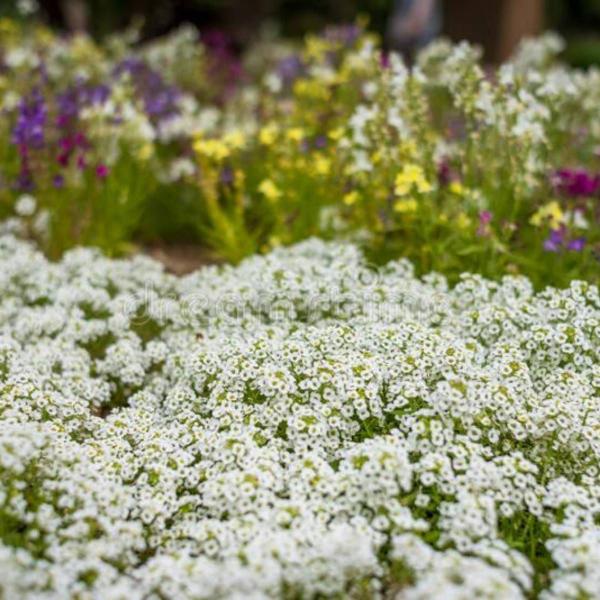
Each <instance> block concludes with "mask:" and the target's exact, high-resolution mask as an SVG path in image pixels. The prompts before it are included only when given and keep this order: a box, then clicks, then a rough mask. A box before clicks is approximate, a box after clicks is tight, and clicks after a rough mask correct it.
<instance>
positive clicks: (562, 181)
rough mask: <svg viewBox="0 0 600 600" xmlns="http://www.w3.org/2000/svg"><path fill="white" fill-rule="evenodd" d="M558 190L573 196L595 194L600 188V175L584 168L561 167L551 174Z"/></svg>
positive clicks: (553, 183)
mask: <svg viewBox="0 0 600 600" xmlns="http://www.w3.org/2000/svg"><path fill="white" fill-rule="evenodd" d="M551 183H552V185H553V186H554V188H555V189H556V191H557V192H560V193H562V194H565V195H567V196H571V197H589V196H594V195H595V194H596V193H597V192H598V190H600V176H599V175H592V174H591V173H588V172H587V171H585V170H584V169H559V170H558V171H555V172H554V173H553V174H552V176H551Z"/></svg>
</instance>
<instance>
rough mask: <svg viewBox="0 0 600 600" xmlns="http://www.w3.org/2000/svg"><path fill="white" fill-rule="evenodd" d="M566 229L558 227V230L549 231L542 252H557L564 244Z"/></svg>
mask: <svg viewBox="0 0 600 600" xmlns="http://www.w3.org/2000/svg"><path fill="white" fill-rule="evenodd" d="M565 233H566V229H565V227H560V228H559V229H551V230H550V235H549V236H548V238H547V239H546V240H545V241H544V250H546V251H547V252H558V251H559V250H560V249H561V247H562V245H563V242H564V238H565Z"/></svg>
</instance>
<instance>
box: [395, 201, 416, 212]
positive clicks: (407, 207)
mask: <svg viewBox="0 0 600 600" xmlns="http://www.w3.org/2000/svg"><path fill="white" fill-rule="evenodd" d="M417 208H418V204H417V201H416V200H415V199H414V198H402V200H398V201H396V203H395V204H394V210H395V211H396V212H397V213H414V212H416V211H417Z"/></svg>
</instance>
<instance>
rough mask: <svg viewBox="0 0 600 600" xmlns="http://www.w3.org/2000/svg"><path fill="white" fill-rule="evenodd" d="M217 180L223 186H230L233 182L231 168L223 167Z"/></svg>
mask: <svg viewBox="0 0 600 600" xmlns="http://www.w3.org/2000/svg"><path fill="white" fill-rule="evenodd" d="M219 180H220V181H221V183H222V184H223V185H231V184H232V183H233V181H234V176H233V169H232V168H231V167H227V166H226V167H223V169H222V170H221V173H220V175H219Z"/></svg>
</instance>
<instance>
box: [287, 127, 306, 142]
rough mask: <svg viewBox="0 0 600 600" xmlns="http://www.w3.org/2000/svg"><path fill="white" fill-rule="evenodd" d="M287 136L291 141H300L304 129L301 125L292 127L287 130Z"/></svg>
mask: <svg viewBox="0 0 600 600" xmlns="http://www.w3.org/2000/svg"><path fill="white" fill-rule="evenodd" d="M287 138H288V140H292V141H293V142H301V141H302V138H304V130H303V129H302V128H301V127H292V128H291V129H290V130H289V131H288V132H287Z"/></svg>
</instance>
